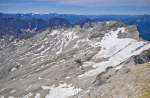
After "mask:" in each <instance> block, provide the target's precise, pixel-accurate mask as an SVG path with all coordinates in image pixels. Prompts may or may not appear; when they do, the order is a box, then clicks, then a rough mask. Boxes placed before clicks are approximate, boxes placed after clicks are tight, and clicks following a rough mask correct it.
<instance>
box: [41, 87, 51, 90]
mask: <svg viewBox="0 0 150 98" xmlns="http://www.w3.org/2000/svg"><path fill="white" fill-rule="evenodd" d="M41 88H42V89H43V90H49V89H51V87H50V86H41Z"/></svg>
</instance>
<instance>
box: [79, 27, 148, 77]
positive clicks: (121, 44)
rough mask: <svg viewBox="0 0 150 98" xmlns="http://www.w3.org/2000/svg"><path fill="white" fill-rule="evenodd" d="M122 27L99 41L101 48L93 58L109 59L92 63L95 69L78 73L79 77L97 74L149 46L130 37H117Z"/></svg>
mask: <svg viewBox="0 0 150 98" xmlns="http://www.w3.org/2000/svg"><path fill="white" fill-rule="evenodd" d="M124 29H125V28H119V29H118V30H116V31H111V32H110V33H108V34H106V35H105V36H104V37H103V39H102V41H101V46H102V49H101V51H100V52H99V53H98V54H97V55H96V56H95V58H102V57H104V58H108V57H109V60H108V61H103V62H100V63H96V64H94V65H92V66H93V68H95V69H92V70H90V71H88V72H86V73H84V74H82V75H79V76H78V77H79V78H82V77H89V76H93V75H97V74H99V73H101V72H104V71H105V70H106V68H107V67H110V66H113V67H114V66H117V65H119V64H121V63H122V62H123V61H125V60H127V59H128V58H130V57H131V56H133V55H137V54H139V53H141V52H142V51H144V50H147V49H149V48H150V43H148V42H145V41H136V40H134V39H131V38H124V39H119V38H118V35H117V34H118V33H119V32H120V31H121V32H124Z"/></svg>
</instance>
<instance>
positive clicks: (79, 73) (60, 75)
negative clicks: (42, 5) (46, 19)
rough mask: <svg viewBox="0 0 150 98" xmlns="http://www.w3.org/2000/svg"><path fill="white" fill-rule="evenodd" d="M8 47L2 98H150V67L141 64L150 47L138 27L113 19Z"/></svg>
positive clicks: (1, 58)
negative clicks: (144, 89)
mask: <svg viewBox="0 0 150 98" xmlns="http://www.w3.org/2000/svg"><path fill="white" fill-rule="evenodd" d="M5 40H6V39H5ZM2 41H4V39H1V43H2ZM4 42H5V41H4ZM5 44H6V45H5V46H7V47H2V48H1V50H0V96H1V98H4V97H5V98H135V97H137V98H145V97H142V96H141V94H144V95H143V96H149V87H148V81H149V79H150V77H149V76H148V73H149V72H150V70H149V63H147V64H146V65H143V66H142V65H137V64H139V63H140V64H141V63H146V62H149V59H150V58H149V55H148V54H147V53H146V54H145V53H143V51H148V50H149V49H150V43H149V42H148V41H144V40H142V39H140V38H139V33H138V31H137V29H136V27H135V26H127V25H125V24H123V23H119V22H116V21H111V22H96V23H87V24H85V25H84V26H83V27H82V28H81V27H80V26H75V27H73V28H71V27H70V28H60V29H54V30H51V29H49V28H47V29H46V30H44V31H41V32H40V33H38V34H36V35H35V36H33V37H30V38H28V39H19V40H18V39H15V40H13V41H11V43H5ZM138 70H139V71H141V74H138ZM141 80H144V81H143V83H144V85H142V84H141ZM146 83H147V84H146ZM145 84H146V85H147V86H146V85H145ZM138 87H140V88H141V91H140V89H138ZM145 87H148V88H147V89H146V91H144V92H143V90H142V89H143V88H145ZM139 92H141V94H140V93H139ZM145 93H146V94H147V93H148V94H147V95H145ZM138 94H140V95H138ZM147 98H148V97H147Z"/></svg>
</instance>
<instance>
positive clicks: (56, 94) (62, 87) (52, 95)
mask: <svg viewBox="0 0 150 98" xmlns="http://www.w3.org/2000/svg"><path fill="white" fill-rule="evenodd" d="M49 89H50V90H49V94H48V95H47V96H46V97H45V98H66V97H69V96H73V95H76V96H77V94H78V93H79V92H80V91H81V89H80V88H75V87H74V86H72V85H71V84H66V83H63V84H59V86H58V87H55V86H54V85H53V86H51V87H50V88H49Z"/></svg>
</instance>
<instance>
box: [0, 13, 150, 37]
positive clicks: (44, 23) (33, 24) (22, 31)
mask: <svg viewBox="0 0 150 98" xmlns="http://www.w3.org/2000/svg"><path fill="white" fill-rule="evenodd" d="M111 20H116V21H121V22H123V23H125V24H127V25H136V26H137V28H138V31H139V32H140V36H141V37H142V38H143V39H145V40H150V36H149V35H150V15H135V16H130V15H100V16H98V15H69V14H68V15H67V14H32V13H30V14H4V13H0V35H1V37H2V36H3V35H6V34H10V35H13V36H15V37H17V38H28V37H30V36H33V35H34V34H36V33H37V32H38V31H41V30H43V29H46V28H47V27H49V28H58V27H72V26H74V25H81V26H83V25H84V24H85V23H89V22H98V21H100V22H102V21H111ZM29 31H36V33H33V32H32V33H31V32H29Z"/></svg>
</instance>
